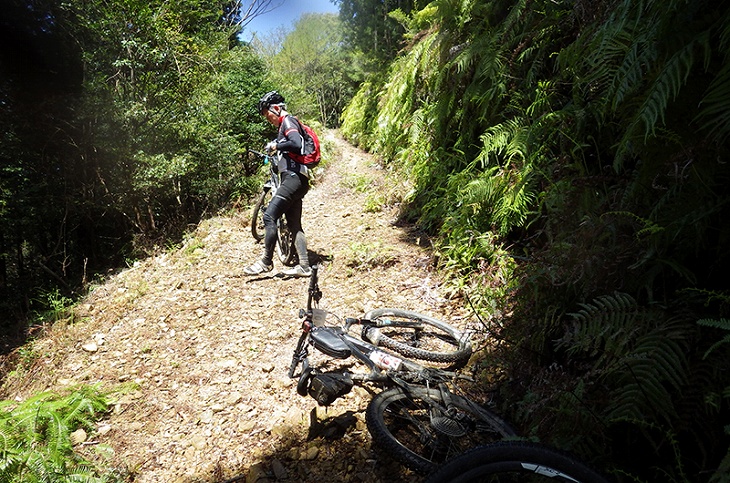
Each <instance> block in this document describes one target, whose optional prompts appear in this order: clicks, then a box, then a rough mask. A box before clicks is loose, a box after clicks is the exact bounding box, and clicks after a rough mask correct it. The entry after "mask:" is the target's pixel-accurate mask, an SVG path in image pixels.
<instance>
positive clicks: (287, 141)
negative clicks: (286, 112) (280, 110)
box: [276, 116, 304, 153]
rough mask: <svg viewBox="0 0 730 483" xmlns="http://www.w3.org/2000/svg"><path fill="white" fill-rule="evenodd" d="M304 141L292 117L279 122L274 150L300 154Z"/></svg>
mask: <svg viewBox="0 0 730 483" xmlns="http://www.w3.org/2000/svg"><path fill="white" fill-rule="evenodd" d="M303 145H304V139H303V138H302V133H301V132H299V125H298V123H297V121H296V120H295V119H294V118H292V116H286V117H285V118H284V120H283V121H282V122H281V128H280V129H279V139H277V140H276V149H278V150H279V151H285V152H286V151H289V152H294V153H301V152H302V146H303Z"/></svg>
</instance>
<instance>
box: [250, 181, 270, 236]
mask: <svg viewBox="0 0 730 483" xmlns="http://www.w3.org/2000/svg"><path fill="white" fill-rule="evenodd" d="M271 198H272V195H271V190H270V189H264V190H263V191H262V192H261V194H260V195H259V199H258V201H257V202H256V204H255V205H254V207H253V213H252V216H251V235H253V238H254V240H256V241H257V242H260V241H261V240H263V239H264V234H265V233H266V228H265V227H264V213H265V212H266V208H267V207H268V206H269V203H270V202H271Z"/></svg>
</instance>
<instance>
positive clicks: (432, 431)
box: [365, 387, 516, 474]
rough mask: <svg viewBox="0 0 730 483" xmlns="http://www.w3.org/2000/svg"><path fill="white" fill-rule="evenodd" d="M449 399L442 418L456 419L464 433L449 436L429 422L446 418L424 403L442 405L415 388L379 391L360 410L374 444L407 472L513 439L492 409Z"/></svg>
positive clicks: (434, 394) (436, 395)
mask: <svg viewBox="0 0 730 483" xmlns="http://www.w3.org/2000/svg"><path fill="white" fill-rule="evenodd" d="M450 397H451V402H452V408H453V410H455V413H456V414H453V415H452V417H451V418H446V419H449V420H456V421H459V425H460V427H461V428H464V431H463V433H464V434H461V435H454V436H449V435H447V434H445V432H444V431H441V430H438V429H437V428H436V427H435V426H434V424H432V421H434V420H435V419H438V417H439V416H445V414H444V413H443V412H434V411H433V409H431V407H432V404H429V402H432V403H436V404H438V405H439V406H441V407H443V406H444V400H443V395H442V393H441V391H439V390H438V389H428V388H425V387H414V388H411V389H409V390H408V391H406V390H405V389H403V388H401V387H394V388H391V389H388V390H385V391H383V392H381V393H380V394H378V395H376V396H375V397H374V398H373V399H372V400H371V401H370V403H369V404H368V407H367V410H366V412H365V420H366V423H367V427H368V430H369V431H370V434H371V436H372V438H373V442H374V443H375V444H376V445H378V446H379V447H380V448H381V449H382V450H384V451H385V452H386V453H388V454H389V455H391V456H393V457H394V458H396V459H398V460H400V461H401V462H402V463H403V464H405V465H406V466H408V467H409V468H411V469H413V470H415V471H418V472H420V473H426V474H428V473H432V472H433V471H434V470H435V469H436V468H437V467H438V465H440V464H442V463H443V462H445V461H448V460H450V459H451V458H454V457H455V456H457V455H459V454H461V453H463V452H465V451H466V450H468V449H471V448H473V447H476V446H479V445H484V444H487V443H492V442H495V441H500V440H502V439H503V438H506V437H510V436H515V435H516V433H515V431H514V430H513V429H512V428H511V427H510V425H509V424H507V423H506V422H505V421H504V420H502V418H500V417H499V416H497V415H496V414H494V413H492V412H491V411H489V410H487V409H485V408H483V407H481V406H479V405H478V404H476V403H474V402H472V401H470V400H468V399H466V398H464V397H461V396H458V395H456V394H450ZM440 426H442V427H443V426H448V425H443V424H441V425H440Z"/></svg>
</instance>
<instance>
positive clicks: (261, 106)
mask: <svg viewBox="0 0 730 483" xmlns="http://www.w3.org/2000/svg"><path fill="white" fill-rule="evenodd" d="M284 102H285V101H284V96H282V95H281V94H279V93H278V92H276V91H271V92H267V93H266V94H264V95H263V97H261V99H259V102H258V104H257V105H256V108H257V109H258V112H259V113H261V112H264V111H265V110H267V109H268V108H269V107H271V106H273V105H275V104H284Z"/></svg>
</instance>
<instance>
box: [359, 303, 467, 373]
mask: <svg viewBox="0 0 730 483" xmlns="http://www.w3.org/2000/svg"><path fill="white" fill-rule="evenodd" d="M365 318H366V319H369V320H373V321H376V320H378V319H399V320H405V321H406V322H409V321H420V322H421V323H422V324H423V325H424V329H422V330H417V331H415V330H414V329H413V328H409V327H398V326H397V325H395V326H392V327H379V328H373V327H365V328H364V329H363V334H362V335H363V338H365V339H367V340H369V341H370V342H371V343H373V344H375V345H378V346H383V347H386V348H388V349H391V350H393V351H395V352H398V353H399V354H401V355H403V356H405V357H408V358H411V359H418V360H422V361H429V362H437V363H442V364H450V365H451V367H452V368H458V367H461V366H463V365H465V364H466V363H467V362H468V360H469V357H470V356H471V353H472V348H471V343H470V342H469V339H468V337H467V336H466V335H465V334H464V333H463V332H461V331H460V330H458V329H457V328H455V327H453V326H451V325H449V324H447V323H446V322H443V321H441V320H438V319H435V318H433V317H429V316H427V315H423V314H419V313H417V312H411V311H409V310H402V309H393V308H386V309H375V310H371V311H370V312H368V313H367V314H366V315H365Z"/></svg>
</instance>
